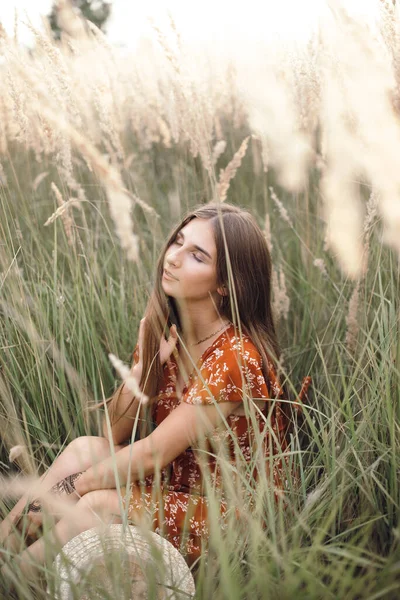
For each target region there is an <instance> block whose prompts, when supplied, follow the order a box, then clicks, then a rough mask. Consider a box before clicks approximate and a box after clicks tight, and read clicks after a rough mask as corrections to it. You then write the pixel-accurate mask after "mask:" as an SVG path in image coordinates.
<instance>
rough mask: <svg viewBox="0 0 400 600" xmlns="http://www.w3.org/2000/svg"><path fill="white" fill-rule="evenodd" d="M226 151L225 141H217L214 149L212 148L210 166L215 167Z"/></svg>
mask: <svg viewBox="0 0 400 600" xmlns="http://www.w3.org/2000/svg"><path fill="white" fill-rule="evenodd" d="M225 149H226V141H225V140H219V141H218V142H217V143H216V144H215V146H214V148H213V152H212V160H211V162H212V164H213V165H214V166H215V165H216V164H217V162H218V159H219V157H220V156H221V155H222V154H223V153H224V152H225Z"/></svg>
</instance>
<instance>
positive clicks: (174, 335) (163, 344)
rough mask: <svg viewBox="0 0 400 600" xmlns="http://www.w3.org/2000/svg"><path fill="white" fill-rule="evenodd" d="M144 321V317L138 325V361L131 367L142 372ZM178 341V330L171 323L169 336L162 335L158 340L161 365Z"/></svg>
mask: <svg viewBox="0 0 400 600" xmlns="http://www.w3.org/2000/svg"><path fill="white" fill-rule="evenodd" d="M144 323H145V318H144V319H142V320H141V321H140V326H139V340H138V343H139V362H138V363H137V364H136V365H135V366H134V367H133V368H135V370H136V372H137V371H139V372H140V373H141V372H142V366H143V346H144ZM177 342H178V332H177V329H176V325H172V326H171V327H170V328H169V337H168V339H166V338H165V336H164V335H163V336H162V337H161V340H160V362H161V364H162V365H163V364H164V363H166V362H167V360H168V359H169V357H170V356H171V354H172V352H173V351H174V350H175V347H176V344H177Z"/></svg>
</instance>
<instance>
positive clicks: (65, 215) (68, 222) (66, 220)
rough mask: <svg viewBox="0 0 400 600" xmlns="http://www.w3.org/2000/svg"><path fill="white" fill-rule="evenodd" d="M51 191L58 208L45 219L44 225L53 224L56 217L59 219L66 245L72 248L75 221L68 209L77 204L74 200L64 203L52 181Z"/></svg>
mask: <svg viewBox="0 0 400 600" xmlns="http://www.w3.org/2000/svg"><path fill="white" fill-rule="evenodd" d="M51 189H52V190H53V192H54V195H55V197H56V200H57V204H58V207H59V208H58V210H57V211H56V212H55V213H53V215H52V216H51V217H49V219H47V221H46V223H45V225H49V224H50V223H53V222H54V221H55V220H56V219H57V217H61V220H62V223H63V225H64V231H65V235H66V236H67V240H68V244H69V245H70V246H74V245H75V235H74V227H75V221H74V219H73V217H72V216H71V214H70V212H69V209H70V208H71V205H74V204H77V201H76V200H75V199H70V200H69V201H68V202H65V201H64V199H63V197H62V195H61V192H60V190H59V189H58V187H57V186H56V184H55V183H54V181H52V182H51ZM56 213H57V214H56Z"/></svg>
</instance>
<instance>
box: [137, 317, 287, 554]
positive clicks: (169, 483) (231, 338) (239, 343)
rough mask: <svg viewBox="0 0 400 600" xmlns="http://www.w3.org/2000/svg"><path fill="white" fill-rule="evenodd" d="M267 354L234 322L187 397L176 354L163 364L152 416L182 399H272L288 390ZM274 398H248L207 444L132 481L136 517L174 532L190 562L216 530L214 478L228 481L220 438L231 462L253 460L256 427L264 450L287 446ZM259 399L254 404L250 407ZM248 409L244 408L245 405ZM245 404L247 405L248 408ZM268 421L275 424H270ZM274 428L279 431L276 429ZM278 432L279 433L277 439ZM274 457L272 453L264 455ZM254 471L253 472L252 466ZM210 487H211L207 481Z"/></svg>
mask: <svg viewBox="0 0 400 600" xmlns="http://www.w3.org/2000/svg"><path fill="white" fill-rule="evenodd" d="M261 364H262V361H261V356H260V354H259V352H258V350H257V349H256V347H255V346H254V344H253V342H252V341H251V340H250V338H249V337H247V336H245V335H242V337H240V335H239V332H238V331H237V330H236V329H235V327H234V326H233V325H230V326H229V327H228V329H226V330H225V331H224V332H223V333H222V334H221V335H220V336H218V338H217V339H216V340H215V341H214V343H213V344H211V346H209V347H208V348H207V350H206V351H205V352H204V354H203V355H202V357H201V358H200V360H199V362H198V364H197V370H195V371H197V372H194V373H193V374H192V375H191V376H190V378H189V381H188V383H187V385H186V386H185V388H184V389H183V390H182V395H181V397H178V395H177V392H176V381H177V375H178V365H177V361H176V359H175V357H174V356H173V355H172V356H171V358H170V360H169V361H168V362H167V363H166V364H165V366H164V380H163V383H162V386H161V388H160V391H159V395H158V399H157V402H156V403H155V404H154V407H153V413H152V416H153V421H154V423H155V425H156V426H157V425H159V424H160V423H161V422H162V421H163V420H164V419H165V418H166V417H167V416H168V415H169V414H170V413H171V412H172V411H173V410H174V409H175V408H176V407H177V406H178V405H179V404H180V402H187V403H188V404H193V405H207V404H208V405H210V404H214V403H215V402H218V403H219V402H243V403H244V400H243V396H244V394H246V395H247V397H250V398H257V399H261V400H262V399H263V400H264V401H265V400H269V399H270V398H278V397H280V396H281V395H282V389H281V387H280V386H279V384H278V381H277V379H276V376H275V372H274V369H273V366H272V363H269V364H268V365H267V371H268V381H266V380H265V378H264V375H263V373H262V369H261ZM268 404H270V403H268V402H267V403H266V405H265V410H264V411H262V410H261V411H260V410H254V404H252V403H248V406H249V407H250V411H251V417H249V413H248V411H247V415H246V414H236V413H235V414H231V415H229V416H228V417H227V419H226V421H227V424H228V428H227V427H226V426H219V427H218V428H217V429H215V430H214V432H213V433H212V434H210V435H209V436H208V439H207V441H206V447H204V444H203V445H202V447H201V448H200V447H199V448H196V447H189V448H187V449H186V450H185V451H184V452H183V453H182V454H180V455H179V456H177V457H176V458H175V460H173V461H172V463H170V464H169V465H167V467H165V468H164V469H163V470H162V471H161V473H160V474H159V475H158V476H156V475H151V476H148V477H146V479H145V480H144V481H143V482H136V483H135V484H134V485H132V486H131V490H130V491H131V495H130V500H129V507H128V517H129V519H130V520H131V521H133V522H134V523H143V521H144V522H145V523H146V524H147V526H150V527H151V529H152V530H153V531H155V532H156V533H160V534H161V535H163V537H165V538H166V539H168V540H169V541H170V542H171V543H172V544H173V545H174V546H175V547H176V548H177V549H178V550H180V552H181V553H182V554H183V555H184V556H185V557H186V559H187V561H188V562H189V563H192V562H193V561H194V560H195V559H196V558H198V557H199V556H200V555H201V553H202V551H203V550H204V547H205V546H204V542H205V541H206V540H207V538H208V536H209V523H208V518H207V513H208V499H207V495H206V488H207V485H209V483H208V484H207V482H206V479H207V478H208V482H210V481H211V484H212V486H213V489H214V490H215V489H217V490H218V489H221V490H222V488H223V478H222V473H221V468H220V467H219V464H220V459H219V458H218V453H217V452H216V447H217V445H220V444H221V441H223V442H224V447H225V455H224V456H225V458H224V460H225V461H226V457H227V456H228V460H230V462H231V463H232V464H235V460H236V458H237V456H238V455H241V457H242V459H241V460H243V459H244V460H245V461H249V462H250V460H251V457H252V455H253V452H254V443H255V439H256V438H255V436H254V430H255V428H258V431H259V432H261V433H262V436H260V435H258V436H257V437H258V439H260V437H261V439H262V440H263V456H265V457H268V456H269V455H271V449H272V453H274V452H278V450H277V444H278V445H279V453H281V451H282V450H284V449H285V448H286V442H285V435H284V433H285V430H286V428H287V425H288V423H287V419H286V417H285V415H284V413H283V412H282V410H281V409H280V406H279V402H275V403H274V409H273V411H272V414H271V415H269V418H268V419H266V417H265V415H266V414H268V412H269V411H268V409H269V407H268ZM252 406H253V410H251V407H252ZM242 412H243V411H242ZM244 412H246V411H244ZM267 421H268V424H267ZM271 431H273V433H274V435H272V436H271ZM272 438H273V440H272ZM265 462H266V463H268V462H269V461H267V460H266V461H265ZM279 466H280V461H279V460H277V461H275V463H274V467H273V476H272V478H270V479H271V480H272V484H273V485H274V486H275V488H276V489H282V487H283V485H284V484H283V482H282V479H281V472H280V468H279ZM252 475H253V476H254V473H253V474H252ZM208 489H210V488H208ZM219 502H220V505H221V527H222V528H224V518H223V517H224V515H225V514H226V512H227V510H228V506H227V502H226V500H224V497H223V493H222V494H221V496H220V500H219Z"/></svg>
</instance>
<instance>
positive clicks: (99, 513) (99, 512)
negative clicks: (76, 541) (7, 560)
mask: <svg viewBox="0 0 400 600" xmlns="http://www.w3.org/2000/svg"><path fill="white" fill-rule="evenodd" d="M109 523H122V518H121V509H120V504H119V499H118V493H117V490H97V491H94V492H89V493H88V494H85V496H83V497H82V498H81V499H80V500H79V501H78V503H77V505H76V507H75V508H74V519H73V520H72V519H70V518H62V519H61V520H60V521H59V522H58V523H57V525H56V526H55V527H54V528H53V529H52V530H51V531H49V532H47V534H46V535H45V536H43V537H42V538H41V539H40V540H38V541H37V542H35V543H34V544H32V545H31V546H30V547H29V548H27V549H26V550H24V552H22V554H21V555H20V556H19V557H18V559H17V560H16V562H17V563H18V564H19V566H20V569H21V571H22V575H25V576H26V577H28V578H31V577H34V576H35V574H36V572H37V567H38V566H40V565H42V564H44V562H45V559H46V557H48V555H49V549H52V551H53V552H54V554H56V553H57V552H59V550H60V547H62V546H63V545H64V544H66V543H67V542H68V541H69V540H70V539H72V538H73V537H75V536H76V535H78V534H79V533H81V532H82V531H86V530H87V529H91V528H92V527H98V526H100V525H107V524H109ZM2 572H3V575H6V574H7V567H6V568H4V569H2Z"/></svg>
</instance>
